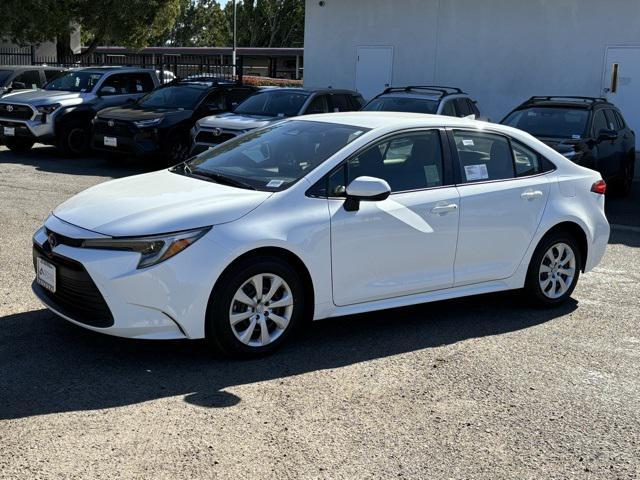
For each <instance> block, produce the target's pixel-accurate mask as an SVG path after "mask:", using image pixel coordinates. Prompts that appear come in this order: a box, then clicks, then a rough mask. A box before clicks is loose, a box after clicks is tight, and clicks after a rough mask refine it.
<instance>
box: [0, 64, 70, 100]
mask: <svg viewBox="0 0 640 480" xmlns="http://www.w3.org/2000/svg"><path fill="white" fill-rule="evenodd" d="M64 70H65V69H64V68H62V67H47V66H44V65H34V66H30V65H29V66H27V65H17V66H10V65H0V97H2V96H3V95H5V94H7V93H10V92H15V91H17V90H36V89H38V88H42V86H43V85H44V84H45V83H47V82H48V81H49V80H51V79H52V78H53V77H55V76H56V75H58V74H59V73H60V72H63V71H64Z"/></svg>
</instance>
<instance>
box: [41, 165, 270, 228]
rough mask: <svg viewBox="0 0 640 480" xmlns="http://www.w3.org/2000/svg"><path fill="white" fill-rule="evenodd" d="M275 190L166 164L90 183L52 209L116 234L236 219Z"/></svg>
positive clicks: (58, 214)
mask: <svg viewBox="0 0 640 480" xmlns="http://www.w3.org/2000/svg"><path fill="white" fill-rule="evenodd" d="M271 195H272V193H270V192H260V191H255V190H245V189H241V188H235V187H230V186H227V185H221V184H217V183H213V182H208V181H204V180H200V179H196V178H192V177H187V176H183V175H179V174H177V173H173V172H170V171H169V170H161V171H159V172H153V173H147V174H143V175H136V176H133V177H127V178H122V179H119V180H113V181H110V182H105V183H102V184H100V185H96V186H95V187H91V188H89V189H87V190H85V191H83V192H81V193H79V194H78V195H76V196H74V197H72V198H70V199H69V200H67V201H66V202H64V203H62V204H61V205H59V206H58V207H57V208H56V209H55V210H54V211H53V214H54V215H55V216H56V217H58V218H59V219H61V220H64V221H65V222H67V223H70V224H72V225H76V226H78V227H81V228H84V229H87V230H92V231H94V232H97V233H101V234H104V235H109V236H113V237H129V236H139V235H153V234H160V233H168V232H177V231H180V230H188V229H191V228H198V227H204V226H209V225H216V224H221V223H228V222H232V221H234V220H237V219H239V218H240V217H243V216H244V215H246V214H247V213H249V212H250V211H251V210H253V209H255V208H257V207H258V206H259V205H260V204H261V203H262V202H264V201H265V200H266V199H267V198H269V196H271Z"/></svg>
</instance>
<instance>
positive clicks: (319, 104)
mask: <svg viewBox="0 0 640 480" xmlns="http://www.w3.org/2000/svg"><path fill="white" fill-rule="evenodd" d="M314 113H329V95H324V94H323V95H316V96H315V97H314V98H312V99H311V101H310V102H309V104H308V105H307V108H305V109H304V111H303V112H302V113H301V114H300V115H312V114H314Z"/></svg>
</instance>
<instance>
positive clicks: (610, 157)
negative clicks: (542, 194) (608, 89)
mask: <svg viewBox="0 0 640 480" xmlns="http://www.w3.org/2000/svg"><path fill="white" fill-rule="evenodd" d="M501 123H502V124H503V125H509V126H510V127H515V128H519V129H520V130H524V131H525V132H527V133H530V134H531V135H533V136H534V137H537V138H538V139H539V140H541V141H543V142H544V143H546V144H547V145H549V146H550V147H552V148H553V149H555V150H557V151H558V152H560V153H561V154H562V155H564V156H565V157H567V158H569V159H570V160H572V161H574V162H575V163H577V164H578V165H582V166H585V167H587V168H591V169H593V170H597V171H598V172H600V174H601V175H602V178H603V179H604V180H605V181H606V182H607V183H608V184H609V187H610V191H613V192H614V193H617V194H619V195H622V196H626V195H628V194H629V193H630V191H631V184H632V181H633V174H634V167H635V157H636V152H635V150H636V136H635V133H634V132H633V131H632V130H631V129H630V128H629V126H628V125H627V124H626V122H625V121H624V118H623V117H622V114H621V113H620V110H618V109H617V108H616V106H615V105H613V104H612V103H609V102H608V101H607V100H606V99H604V98H595V97H552V96H549V97H531V98H530V99H529V100H527V101H526V102H524V103H523V104H522V105H520V106H519V107H517V108H516V109H515V110H513V111H512V112H511V113H510V114H509V115H507V116H506V117H505V118H504V119H503V120H502V122H501Z"/></svg>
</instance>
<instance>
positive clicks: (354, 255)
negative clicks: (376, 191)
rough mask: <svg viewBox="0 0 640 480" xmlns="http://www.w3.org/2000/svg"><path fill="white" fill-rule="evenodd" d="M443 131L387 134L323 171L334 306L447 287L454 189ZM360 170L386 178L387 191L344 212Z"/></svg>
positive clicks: (452, 248) (451, 255)
mask: <svg viewBox="0 0 640 480" xmlns="http://www.w3.org/2000/svg"><path fill="white" fill-rule="evenodd" d="M443 137H444V132H442V133H441V132H440V131H439V130H437V129H431V130H421V131H412V132H405V133H400V134H396V135H393V136H391V137H389V138H386V139H383V140H382V141H379V142H377V143H376V144H374V145H372V146H369V147H368V148H365V149H363V150H361V151H360V152H359V153H357V154H356V155H355V156H353V157H352V158H350V159H349V160H348V161H346V162H345V163H344V164H343V165H342V166H341V167H340V168H338V169H336V170H335V171H334V172H333V173H332V174H331V175H330V176H329V177H328V186H327V191H328V196H329V200H328V202H329V211H330V216H331V267H332V272H333V296H334V302H335V303H336V305H340V306H343V305H352V304H355V303H361V302H368V301H374V300H380V299H384V298H391V297H397V296H403V295H410V294H415V293H421V292H427V291H431V290H438V289H443V288H448V287H451V286H452V284H453V264H454V258H455V251H456V239H457V234H458V192H457V189H456V188H455V186H454V185H453V182H452V177H451V176H450V175H451V169H450V155H449V154H448V146H447V145H446V144H444V148H443V143H442V138H443ZM361 176H372V177H376V178H382V179H384V180H386V181H387V182H388V183H389V185H390V186H391V190H392V193H391V195H390V196H389V198H387V199H386V200H383V201H376V202H365V201H363V202H360V207H359V209H358V210H357V211H346V210H345V208H344V192H345V188H346V186H347V185H348V184H349V183H350V182H351V181H352V180H354V179H355V178H358V177H361Z"/></svg>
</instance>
